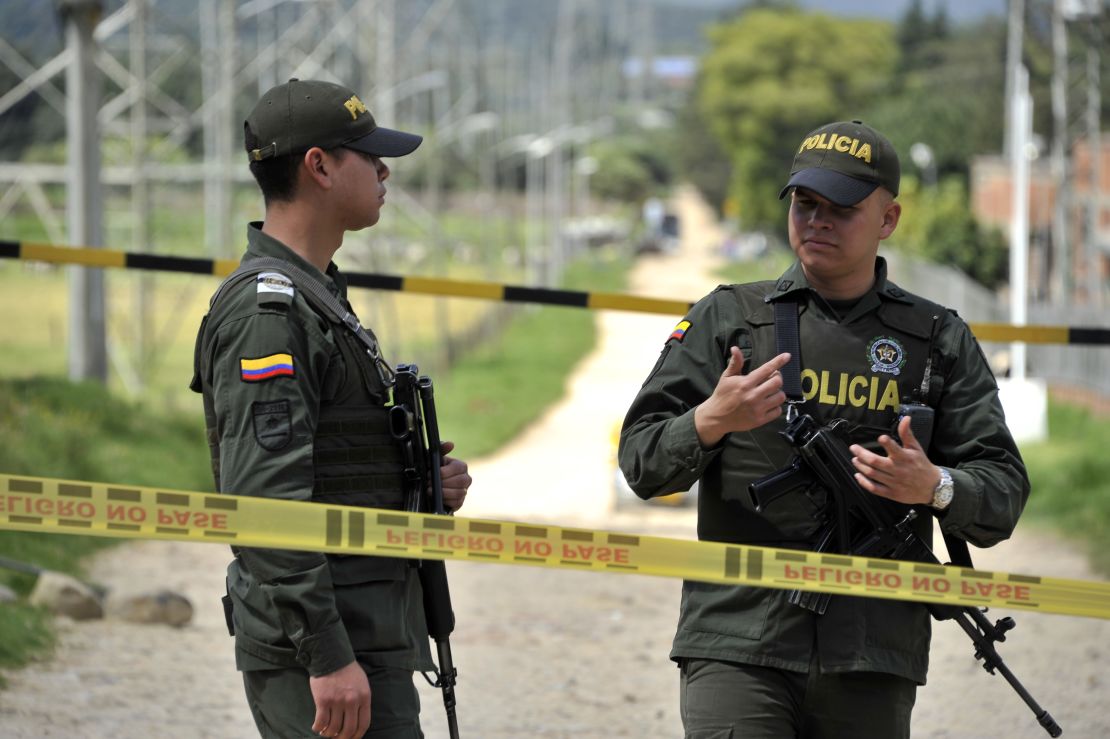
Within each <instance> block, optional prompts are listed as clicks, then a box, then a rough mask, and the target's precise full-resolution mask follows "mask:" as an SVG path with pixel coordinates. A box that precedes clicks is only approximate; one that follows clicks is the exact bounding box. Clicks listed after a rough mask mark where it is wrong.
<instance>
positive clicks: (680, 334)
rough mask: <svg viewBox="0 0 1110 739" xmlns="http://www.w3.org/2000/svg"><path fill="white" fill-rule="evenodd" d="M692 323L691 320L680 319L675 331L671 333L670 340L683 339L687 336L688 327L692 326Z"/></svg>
mask: <svg viewBox="0 0 1110 739" xmlns="http://www.w3.org/2000/svg"><path fill="white" fill-rule="evenodd" d="M690 325H691V324H690V322H689V321H679V322H678V325H677V326H675V327H674V331H672V332H671V335H670V336H669V337H668V340H670V339H678V340H679V341H682V340H683V339H684V338H686V329H688V328H690Z"/></svg>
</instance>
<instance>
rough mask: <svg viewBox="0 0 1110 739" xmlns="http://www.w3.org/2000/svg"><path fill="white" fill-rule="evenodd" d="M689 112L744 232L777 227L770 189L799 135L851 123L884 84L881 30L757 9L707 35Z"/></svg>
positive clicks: (892, 58) (888, 34) (887, 49)
mask: <svg viewBox="0 0 1110 739" xmlns="http://www.w3.org/2000/svg"><path fill="white" fill-rule="evenodd" d="M709 38H710V44H711V48H710V51H709V52H708V53H707V55H706V56H705V58H704V59H703V64H702V77H701V85H700V87H699V90H698V96H697V105H698V108H699V110H700V111H701V113H702V114H703V115H704V116H705V118H706V120H707V121H708V123H709V127H710V129H711V130H712V131H713V132H714V133H715V134H716V136H717V137H718V139H719V140H720V141H721V143H722V145H723V146H724V148H725V149H726V151H728V152H729V154H730V157H731V160H732V163H733V165H734V174H733V182H732V194H733V196H734V197H735V198H736V201H737V202H738V204H739V213H740V217H741V220H742V221H743V223H744V224H745V227H747V228H752V227H776V228H777V227H780V226H781V222H782V209H781V207H780V206H779V205H778V203H777V198H778V191H779V189H781V187H782V184H783V182H784V181H785V179H786V178H785V175H786V173H787V172H789V169H790V162H791V161H792V159H793V155H794V150H795V147H796V146H797V145H798V142H800V141H801V140H802V137H803V136H804V135H805V133H806V132H807V131H809V130H811V129H813V128H816V127H817V126H819V125H821V124H823V123H827V122H829V121H833V120H844V119H848V118H853V117H856V116H858V115H859V114H860V111H862V110H864V109H865V107H866V104H867V103H868V101H869V100H871V99H872V98H873V97H875V96H877V95H880V94H882V92H883V91H884V89H886V88H887V87H888V85H889V83H890V79H891V75H892V74H893V72H894V70H895V66H896V63H897V61H898V58H899V57H898V54H899V51H898V47H897V45H896V42H895V39H894V36H893V33H892V28H891V26H890V25H889V24H888V23H885V22H878V21H869V20H844V19H839V18H833V17H831V16H828V15H824V14H821V13H803V12H801V11H799V10H797V9H793V8H789V9H772V8H757V9H754V10H752V11H750V12H747V13H744V14H742V15H741V16H740V17H738V18H736V19H734V20H732V21H729V22H726V23H723V24H720V25H717V26H715V27H712V28H711V29H710V31H709Z"/></svg>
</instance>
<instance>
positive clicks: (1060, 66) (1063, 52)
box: [1049, 0, 1072, 305]
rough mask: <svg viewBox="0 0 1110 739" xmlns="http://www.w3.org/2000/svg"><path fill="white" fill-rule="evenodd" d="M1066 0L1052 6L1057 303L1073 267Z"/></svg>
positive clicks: (1053, 291) (1063, 299) (1067, 291)
mask: <svg viewBox="0 0 1110 739" xmlns="http://www.w3.org/2000/svg"><path fill="white" fill-rule="evenodd" d="M1063 3H1064V0H1055V2H1053V7H1052V56H1053V61H1052V159H1051V169H1052V181H1053V184H1054V186H1055V190H1056V201H1055V203H1054V207H1053V210H1052V254H1053V259H1052V280H1051V282H1050V284H1049V295H1050V296H1051V297H1052V302H1053V303H1054V304H1056V305H1067V304H1068V303H1069V302H1070V301H1071V270H1070V269H1069V264H1068V263H1069V259H1068V257H1069V255H1070V253H1071V252H1070V251H1069V247H1068V242H1069V236H1070V234H1069V233H1068V230H1069V229H1068V214H1069V213H1071V212H1072V191H1071V178H1070V177H1069V176H1068V173H1069V170H1070V167H1069V164H1070V161H1071V146H1070V144H1069V142H1070V138H1071V137H1070V136H1069V133H1068V98H1067V94H1068V93H1067V89H1068V30H1067V25H1066V24H1065V23H1064V10H1063V7H1062V6H1063Z"/></svg>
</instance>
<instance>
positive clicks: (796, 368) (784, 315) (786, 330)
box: [775, 300, 803, 423]
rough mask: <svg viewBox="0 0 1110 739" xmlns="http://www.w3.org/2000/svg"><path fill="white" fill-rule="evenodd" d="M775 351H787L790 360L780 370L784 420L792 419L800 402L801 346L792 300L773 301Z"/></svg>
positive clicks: (795, 306)
mask: <svg viewBox="0 0 1110 739" xmlns="http://www.w3.org/2000/svg"><path fill="white" fill-rule="evenodd" d="M775 352H776V353H777V354H782V353H783V352H788V353H789V354H790V361H789V362H787V363H786V366H784V367H783V368H782V370H781V372H782V391H783V393H785V394H786V404H787V405H786V420H787V422H788V423H789V422H790V421H793V420H794V418H795V417H796V416H797V414H798V406H799V405H801V403H802V400H803V398H802V347H801V342H800V340H799V336H798V304H797V303H795V302H794V301H792V300H779V301H776V302H775Z"/></svg>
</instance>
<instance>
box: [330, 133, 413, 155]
mask: <svg viewBox="0 0 1110 739" xmlns="http://www.w3.org/2000/svg"><path fill="white" fill-rule="evenodd" d="M423 140H424V137H423V136H417V135H416V134H414V133H405V132H404V131H394V130H393V129H392V128H382V127H381V126H379V127H378V128H375V129H374V131H373V132H372V133H369V134H367V135H366V136H363V137H362V138H358V139H355V140H354V141H348V142H347V143H345V144H343V145H344V146H346V147H347V148H348V149H357V150H358V151H361V152H363V153H366V154H372V155H374V156H376V157H403V156H404V155H406V154H411V153H412V152H414V151H416V147H418V146H420V142H421V141H423Z"/></svg>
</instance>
